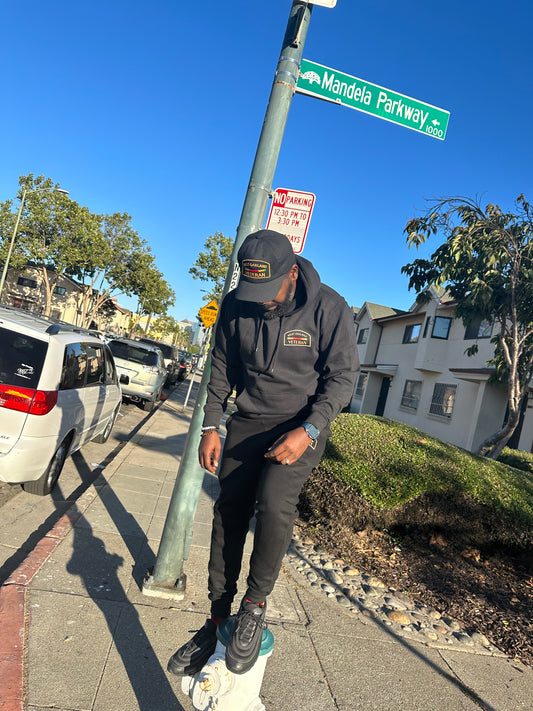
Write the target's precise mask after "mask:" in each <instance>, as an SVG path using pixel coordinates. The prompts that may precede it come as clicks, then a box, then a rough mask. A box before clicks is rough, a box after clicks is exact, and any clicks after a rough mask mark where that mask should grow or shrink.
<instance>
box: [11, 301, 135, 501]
mask: <svg viewBox="0 0 533 711" xmlns="http://www.w3.org/2000/svg"><path fill="white" fill-rule="evenodd" d="M124 382H126V379H124ZM121 402H122V391H121V387H120V384H119V380H118V376H117V371H116V368H115V363H114V361H113V356H112V354H111V352H110V350H109V348H108V347H107V345H106V344H105V343H103V342H102V341H101V340H100V339H99V338H97V337H96V336H94V335H92V334H91V333H90V332H89V331H87V330H85V329H81V328H78V327H76V326H72V325H70V324H63V323H61V324H60V323H54V322H52V321H50V320H48V319H44V318H40V317H38V316H36V315H35V314H32V313H30V312H27V311H24V310H22V309H17V308H13V307H9V306H0V481H4V482H8V483H10V484H22V486H23V488H24V489H25V490H26V491H29V492H31V493H33V494H39V495H41V496H43V495H45V494H49V493H50V491H51V490H52V488H53V487H54V485H55V483H56V482H57V479H58V477H59V475H60V474H61V470H62V468H63V464H64V463H65V459H66V458H67V456H68V455H69V454H72V453H73V452H75V451H77V450H78V449H80V447H82V446H83V445H84V444H85V443H86V442H89V441H90V440H94V441H95V442H105V441H106V440H107V439H108V437H109V435H110V434H111V430H112V428H113V424H114V422H115V419H116V417H117V415H118V413H119V410H120V404H121Z"/></svg>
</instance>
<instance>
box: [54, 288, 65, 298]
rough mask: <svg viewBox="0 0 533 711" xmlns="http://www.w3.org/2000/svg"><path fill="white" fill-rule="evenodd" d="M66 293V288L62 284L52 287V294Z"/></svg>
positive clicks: (61, 294)
mask: <svg viewBox="0 0 533 711" xmlns="http://www.w3.org/2000/svg"><path fill="white" fill-rule="evenodd" d="M66 293H67V289H66V287H64V286H56V287H54V294H57V295H58V296H65V294H66Z"/></svg>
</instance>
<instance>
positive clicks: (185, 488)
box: [143, 0, 312, 599]
mask: <svg viewBox="0 0 533 711" xmlns="http://www.w3.org/2000/svg"><path fill="white" fill-rule="evenodd" d="M311 10H312V5H310V4H308V3H307V1H306V0H294V1H293V3H292V7H291V11H290V15H289V20H288V22H287V29H286V31H285V37H284V39H283V44H282V47H281V53H280V56H279V59H278V64H277V67H276V73H275V75H274V81H273V84H272V89H271V92H270V98H269V101H268V106H267V109H266V113H265V119H264V122H263V128H262V129H261V135H260V138H259V143H258V145H257V151H256V154H255V160H254V164H253V167H252V173H251V176H250V182H249V184H248V189H247V192H246V197H245V200H244V205H243V209H242V213H241V219H240V222H239V226H238V228H237V235H236V237H235V244H234V246H233V252H232V255H231V259H230V265H229V269H228V273H227V276H226V281H225V284H224V290H223V293H222V298H224V296H226V294H227V293H228V292H229V291H231V290H232V289H234V288H235V287H236V286H237V283H238V280H239V266H238V262H237V253H238V251H239V248H240V246H241V244H242V243H243V242H244V240H245V238H246V237H247V236H248V235H249V234H250V233H251V232H256V231H257V230H259V229H261V227H262V226H263V222H264V219H265V213H266V208H267V205H268V200H269V198H270V197H271V193H272V181H273V179H274V173H275V170H276V165H277V161H278V156H279V151H280V148H281V142H282V139H283V133H284V131H285V125H286V123H287V117H288V114H289V108H290V105H291V101H292V97H293V95H294V91H295V88H296V83H297V81H298V73H299V68H300V64H301V60H302V55H303V47H304V44H305V38H306V36H307V30H308V28H309V21H310V19H311ZM210 373H211V367H210V357H208V359H207V363H206V367H205V369H204V373H203V377H202V380H201V382H200V386H199V389H198V394H197V397H196V403H195V407H194V411H193V414H192V419H191V424H190V427H189V433H188V435H187V439H186V442H185V449H184V452H183V456H182V459H181V463H180V468H179V471H178V476H177V478H176V483H175V486H174V491H173V493H172V498H171V500H170V505H169V509H168V513H167V518H166V521H165V526H164V529H163V534H162V537H161V543H160V546H159V552H158V554H157V559H156V563H155V567H154V570H153V572H152V574H151V575H150V576H149V577H148V578H147V580H146V581H145V583H144V585H143V592H144V593H145V594H146V595H151V596H153V597H164V598H169V597H170V598H174V599H183V597H184V596H185V587H186V576H185V575H184V573H183V563H184V561H185V560H186V559H187V557H188V555H189V550H190V546H191V539H192V523H193V520H194V515H195V513H196V507H197V505H198V499H199V496H200V490H201V487H202V481H203V478H204V470H203V469H202V467H201V466H200V463H199V461H198V446H199V444H200V431H201V426H202V422H203V410H204V405H205V401H206V395H207V384H208V382H209V377H210Z"/></svg>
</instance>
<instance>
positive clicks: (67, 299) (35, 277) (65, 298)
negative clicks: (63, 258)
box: [1, 262, 82, 323]
mask: <svg viewBox="0 0 533 711" xmlns="http://www.w3.org/2000/svg"><path fill="white" fill-rule="evenodd" d="M47 276H48V280H49V283H50V284H54V287H53V291H52V302H51V309H50V317H51V318H53V319H56V320H58V321H66V322H67V323H76V320H77V318H78V313H79V312H78V305H79V303H80V296H81V293H82V287H81V285H80V284H78V283H77V282H75V281H74V280H73V279H71V278H70V277H68V276H67V275H66V274H57V273H56V272H54V271H52V270H48V271H47ZM1 296H2V303H4V304H7V305H9V306H15V307H16V308H19V309H25V310H26V311H31V312H33V313H35V314H38V315H42V314H43V313H44V310H45V304H46V285H45V283H44V277H43V270H42V269H41V268H40V267H38V266H36V265H34V264H33V263H32V262H29V263H28V264H27V265H26V266H25V267H24V269H20V270H19V269H8V270H7V275H6V281H5V284H4V288H3V291H2V295H1Z"/></svg>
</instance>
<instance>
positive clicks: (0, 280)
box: [0, 188, 68, 301]
mask: <svg viewBox="0 0 533 711" xmlns="http://www.w3.org/2000/svg"><path fill="white" fill-rule="evenodd" d="M47 190H50V191H52V192H56V193H62V194H63V195H68V190H63V189H62V188H35V189H34V190H26V188H23V189H22V197H21V198H20V207H19V211H18V213H17V219H16V220H15V227H14V228H13V234H12V235H11V241H10V243H9V249H8V250H7V256H6V260H5V262H4V269H3V270H2V277H1V278H0V301H1V298H2V291H3V289H4V282H5V280H6V274H7V268H8V266H9V260H10V259H11V252H12V251H13V245H14V244H15V237H16V236H17V230H18V226H19V222H20V216H21V215H22V210H23V208H24V201H25V200H26V195H29V194H30V193H40V192H42V191H47Z"/></svg>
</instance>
